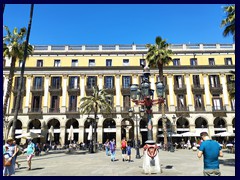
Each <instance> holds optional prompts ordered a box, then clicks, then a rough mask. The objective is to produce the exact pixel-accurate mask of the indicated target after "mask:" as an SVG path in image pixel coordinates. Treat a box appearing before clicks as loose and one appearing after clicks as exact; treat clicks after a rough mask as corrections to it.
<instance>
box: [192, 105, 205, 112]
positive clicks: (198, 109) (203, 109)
mask: <svg viewBox="0 0 240 180" xmlns="http://www.w3.org/2000/svg"><path fill="white" fill-rule="evenodd" d="M194 108H195V111H205V107H198V106H195V107H194Z"/></svg>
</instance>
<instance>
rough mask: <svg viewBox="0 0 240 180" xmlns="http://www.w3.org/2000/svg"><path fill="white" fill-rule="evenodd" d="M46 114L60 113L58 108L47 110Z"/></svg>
mask: <svg viewBox="0 0 240 180" xmlns="http://www.w3.org/2000/svg"><path fill="white" fill-rule="evenodd" d="M48 112H49V113H59V112H60V108H49V109H48Z"/></svg>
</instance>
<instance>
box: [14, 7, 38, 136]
mask: <svg viewBox="0 0 240 180" xmlns="http://www.w3.org/2000/svg"><path fill="white" fill-rule="evenodd" d="M33 9H34V4H31V8H30V17H29V23H28V30H27V37H26V41H25V42H24V43H23V46H21V47H22V48H23V49H22V50H23V52H24V54H23V62H22V67H21V76H20V82H19V86H18V92H17V99H16V104H15V111H14V118H13V126H12V132H11V133H12V137H15V129H16V125H17V117H18V111H19V107H20V103H21V96H22V93H21V92H22V87H23V79H24V71H25V63H26V59H27V57H28V56H29V54H32V52H33V47H32V46H31V45H29V44H28V42H29V37H30V32H31V27H32V17H33Z"/></svg>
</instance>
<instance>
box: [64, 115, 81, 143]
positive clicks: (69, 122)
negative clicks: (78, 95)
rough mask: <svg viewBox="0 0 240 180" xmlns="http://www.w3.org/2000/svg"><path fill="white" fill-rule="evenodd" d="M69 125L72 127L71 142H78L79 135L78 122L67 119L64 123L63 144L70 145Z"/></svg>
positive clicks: (73, 119)
mask: <svg viewBox="0 0 240 180" xmlns="http://www.w3.org/2000/svg"><path fill="white" fill-rule="evenodd" d="M71 125H72V126H73V141H72V142H78V137H79V136H78V133H79V122H78V121H77V120H76V119H75V118H71V119H68V120H67V121H66V123H65V128H66V132H65V142H69V143H71V141H70V140H68V137H69V130H70V127H71Z"/></svg>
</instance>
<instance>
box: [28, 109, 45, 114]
mask: <svg viewBox="0 0 240 180" xmlns="http://www.w3.org/2000/svg"><path fill="white" fill-rule="evenodd" d="M28 113H33V114H41V113H42V108H28Z"/></svg>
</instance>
